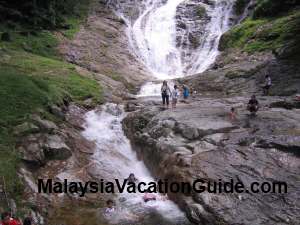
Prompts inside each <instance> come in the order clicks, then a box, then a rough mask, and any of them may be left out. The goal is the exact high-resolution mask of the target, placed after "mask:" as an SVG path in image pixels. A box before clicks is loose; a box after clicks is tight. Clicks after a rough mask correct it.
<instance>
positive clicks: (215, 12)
mask: <svg viewBox="0 0 300 225" xmlns="http://www.w3.org/2000/svg"><path fill="white" fill-rule="evenodd" d="M234 1H235V0H228V1H225V0H212V1H209V3H207V2H206V1H199V2H198V4H199V5H201V6H204V7H205V9H206V13H207V16H208V18H210V20H209V22H208V23H207V24H206V26H205V29H204V34H203V35H202V36H201V37H200V36H199V37H197V38H198V39H199V40H201V41H200V42H201V45H200V46H199V47H198V48H197V49H195V50H193V52H190V54H182V50H183V46H180V44H179V46H178V43H176V42H177V41H176V36H177V35H178V32H177V28H176V23H177V21H176V13H177V8H178V6H179V5H180V4H181V3H184V2H187V0H167V1H166V0H144V1H143V0H142V3H143V4H139V5H140V6H141V8H140V9H139V11H140V12H141V13H140V15H139V16H138V18H137V19H136V20H135V21H133V22H131V21H130V19H128V18H127V17H126V15H124V14H123V12H122V10H120V9H119V10H118V11H117V13H118V15H119V16H122V17H123V18H124V19H125V20H126V21H127V23H128V25H129V26H128V37H129V40H130V43H131V46H132V49H133V51H134V53H135V54H136V55H137V57H138V58H139V59H141V61H142V62H143V63H144V64H145V65H146V67H147V68H148V69H149V70H150V71H151V72H152V74H153V75H154V77H155V78H156V79H158V80H163V79H173V78H178V77H183V76H186V75H192V74H196V73H201V72H204V71H205V70H207V69H208V68H209V67H210V66H211V65H212V64H213V63H214V61H215V59H216V57H217V56H218V54H219V52H218V45H219V40H220V37H221V35H222V34H223V33H224V32H225V31H227V30H228V28H229V20H230V15H231V11H232V6H233V3H234ZM187 26H188V25H187ZM187 29H188V28H187ZM159 89H160V85H158V84H155V85H154V84H153V83H149V84H146V86H144V87H142V89H141V96H147V95H148V96H149V95H159V93H160V90H159Z"/></svg>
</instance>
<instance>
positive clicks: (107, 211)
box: [104, 199, 116, 215]
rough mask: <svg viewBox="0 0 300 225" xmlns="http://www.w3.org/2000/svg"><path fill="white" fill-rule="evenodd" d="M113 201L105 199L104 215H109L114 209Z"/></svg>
mask: <svg viewBox="0 0 300 225" xmlns="http://www.w3.org/2000/svg"><path fill="white" fill-rule="evenodd" d="M115 210H116V209H115V206H114V201H113V200H111V199H109V200H107V201H106V209H105V211H104V214H105V215H110V214H112V213H113V212H114V211H115Z"/></svg>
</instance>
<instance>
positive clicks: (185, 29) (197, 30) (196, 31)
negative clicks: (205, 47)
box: [176, 0, 210, 58]
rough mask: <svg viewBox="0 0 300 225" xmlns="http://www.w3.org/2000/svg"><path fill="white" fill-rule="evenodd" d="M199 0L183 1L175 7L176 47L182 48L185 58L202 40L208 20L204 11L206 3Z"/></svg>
mask: <svg viewBox="0 0 300 225" xmlns="http://www.w3.org/2000/svg"><path fill="white" fill-rule="evenodd" d="M200 2H203V3H202V4H201V3H199V0H190V1H184V2H183V3H181V4H180V5H179V6H178V8H177V13H176V15H177V17H176V21H177V24H176V26H177V29H176V30H177V33H176V34H177V37H176V42H177V47H181V48H182V49H184V50H183V51H182V54H184V55H183V56H182V57H183V58H185V57H187V56H190V54H191V53H192V52H193V51H195V49H197V48H198V47H199V46H200V45H201V44H202V42H203V38H202V39H201V38H200V37H204V33H205V28H206V26H205V25H206V24H207V23H208V22H209V21H210V18H209V17H208V15H207V13H206V5H205V4H206V3H205V1H200Z"/></svg>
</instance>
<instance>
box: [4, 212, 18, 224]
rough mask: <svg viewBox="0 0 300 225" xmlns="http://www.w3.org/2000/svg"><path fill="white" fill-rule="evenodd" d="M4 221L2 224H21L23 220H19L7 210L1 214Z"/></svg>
mask: <svg viewBox="0 0 300 225" xmlns="http://www.w3.org/2000/svg"><path fill="white" fill-rule="evenodd" d="M1 219H2V222H1V223H0V224H1V225H21V222H20V221H19V220H16V219H14V218H12V217H11V214H10V213H9V212H5V213H3V214H2V215H1Z"/></svg>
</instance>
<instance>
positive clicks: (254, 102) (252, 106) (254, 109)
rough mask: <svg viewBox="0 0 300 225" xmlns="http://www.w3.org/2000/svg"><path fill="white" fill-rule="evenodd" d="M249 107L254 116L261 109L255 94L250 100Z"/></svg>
mask: <svg viewBox="0 0 300 225" xmlns="http://www.w3.org/2000/svg"><path fill="white" fill-rule="evenodd" d="M247 109H248V111H249V112H250V113H251V115H253V116H255V115H256V112H257V111H258V109H259V103H258V101H257V99H256V96H255V95H252V96H251V99H250V100H249V102H248V106H247Z"/></svg>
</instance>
